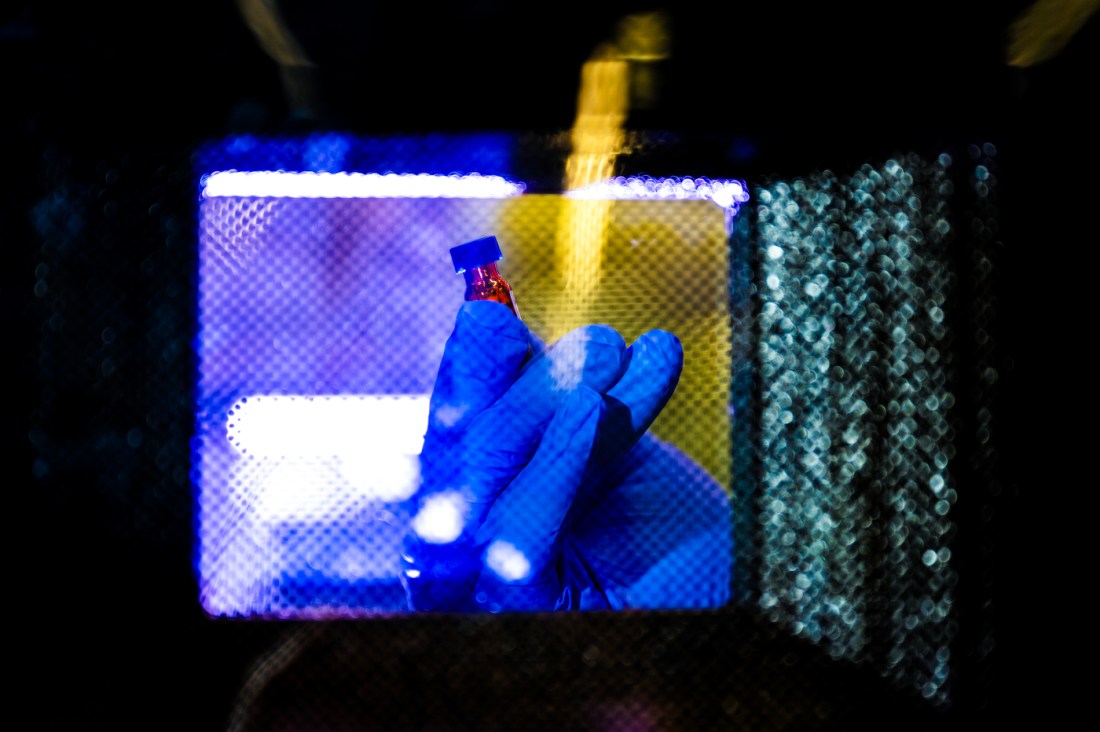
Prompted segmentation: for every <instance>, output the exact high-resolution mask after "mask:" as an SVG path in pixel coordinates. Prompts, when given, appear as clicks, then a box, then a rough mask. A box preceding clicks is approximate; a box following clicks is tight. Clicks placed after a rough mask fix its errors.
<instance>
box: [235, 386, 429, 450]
mask: <svg viewBox="0 0 1100 732" xmlns="http://www.w3.org/2000/svg"><path fill="white" fill-rule="evenodd" d="M427 425H428V395H388V394H387V395H374V394H356V395H295V396H286V395H278V396H272V395H263V396H250V397H247V398H244V399H241V400H239V401H238V402H237V403H236V404H234V405H233V408H232V409H231V410H230V411H229V416H228V419H227V420H226V436H227V437H228V439H229V442H230V443H231V444H232V445H233V447H234V448H236V449H237V450H238V451H239V452H241V453H242V454H244V455H249V456H253V457H306V456H309V457H327V456H344V455H347V456H355V455H362V454H364V453H371V454H379V453H386V454H392V455H418V454H420V449H421V447H422V446H423V444H424V431H425V430H426V429H427Z"/></svg>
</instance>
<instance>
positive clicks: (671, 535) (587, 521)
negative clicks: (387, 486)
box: [402, 301, 733, 612]
mask: <svg viewBox="0 0 1100 732" xmlns="http://www.w3.org/2000/svg"><path fill="white" fill-rule="evenodd" d="M682 366H683V351H682V348H681V345H680V342H679V340H678V339H676V337H675V336H673V335H672V334H670V333H667V332H665V331H660V330H652V331H649V332H647V333H645V334H644V335H642V336H640V337H639V338H638V339H637V340H636V341H635V342H634V343H633V344H632V345H631V346H630V347H629V348H628V347H627V346H626V344H625V343H624V341H623V339H622V337H621V336H620V335H619V333H617V332H616V331H615V330H614V329H612V328H610V327H609V326H606V325H588V326H584V327H581V328H578V329H576V330H574V331H572V332H571V333H569V334H567V335H566V336H565V337H563V338H562V339H560V340H559V341H558V342H557V343H555V344H553V345H552V347H550V348H546V347H545V346H544V345H543V344H542V343H541V342H540V341H539V340H538V339H537V338H536V337H535V336H534V335H533V334H532V333H531V332H530V331H529V330H528V329H527V327H526V326H525V325H524V323H523V322H522V321H521V320H519V319H518V318H516V317H515V316H514V315H513V314H512V313H511V312H510V311H509V310H508V309H507V308H506V307H504V306H503V305H500V304H498V303H493V302H483V301H475V302H466V303H463V305H462V306H461V308H460V310H459V312H458V316H457V318H456V322H455V327H454V330H453V332H452V333H451V335H450V338H449V339H448V341H447V344H446V346H445V349H444V354H443V359H442V361H441V363H440V367H439V372H438V375H437V378H436V383H435V386H434V389H433V392H432V396H431V404H430V409H429V423H428V429H427V432H426V434H425V439H424V446H423V450H422V453H421V487H420V490H419V491H418V492H417V494H416V495H415V496H414V498H413V500H414V501H415V504H416V505H415V506H414V507H413V509H412V510H413V512H414V513H415V516H414V517H413V519H412V521H411V524H410V528H409V531H408V533H407V536H406V539H405V543H404V548H403V549H404V551H403V557H402V560H403V572H402V582H403V584H404V586H405V590H406V594H407V597H408V601H409V606H410V608H411V609H413V610H436V611H475V610H479V611H490V612H500V611H536V610H560V609H574V610H575V609H582V610H583V609H606V608H615V609H619V608H707V607H717V606H720V605H722V604H724V603H725V602H727V601H728V600H729V597H730V580H731V572H732V556H733V547H732V537H731V529H732V527H731V516H730V506H729V500H728V497H727V495H726V492H725V490H724V489H723V487H722V486H721V485H720V484H718V483H717V481H715V480H714V479H713V477H711V476H710V475H709V474H707V473H706V472H705V471H704V470H703V469H702V468H701V467H700V466H699V465H698V464H696V463H694V462H693V461H692V460H690V459H689V458H688V457H687V456H686V455H685V454H684V453H682V452H681V451H679V450H678V449H676V448H675V447H673V446H671V445H669V444H666V443H664V442H662V441H660V440H658V439H657V438H656V437H654V436H653V435H652V434H651V433H650V432H648V428H649V426H650V424H651V423H652V422H653V420H654V418H655V417H656V416H657V414H658V413H659V412H660V410H661V409H662V408H663V407H664V405H665V404H666V403H667V401H668V399H669V397H671V395H672V393H673V391H674V390H675V388H676V384H677V382H678V380H679V376H680V372H681V368H682Z"/></svg>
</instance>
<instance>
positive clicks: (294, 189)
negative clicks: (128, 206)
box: [202, 170, 526, 198]
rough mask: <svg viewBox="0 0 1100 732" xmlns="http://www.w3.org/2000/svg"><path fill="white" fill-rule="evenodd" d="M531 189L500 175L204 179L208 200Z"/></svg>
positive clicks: (502, 194) (504, 193) (256, 174)
mask: <svg viewBox="0 0 1100 732" xmlns="http://www.w3.org/2000/svg"><path fill="white" fill-rule="evenodd" d="M524 190H526V186H525V184H523V183H517V182H514V181H509V180H507V179H505V178H502V177H500V176H497V175H481V174H479V173H471V174H470V175H429V174H427V173H417V174H411V173H409V174H397V173H384V174H382V173H346V172H341V173H324V172H322V173H315V172H309V171H307V172H292V171H283V170H257V171H247V172H244V171H236V170H229V171H219V172H216V173H210V174H208V175H205V176H203V179H202V195H203V197H205V198H215V197H224V196H260V197H265V198H508V197H511V196H519V195H521V194H522V193H523V192H524Z"/></svg>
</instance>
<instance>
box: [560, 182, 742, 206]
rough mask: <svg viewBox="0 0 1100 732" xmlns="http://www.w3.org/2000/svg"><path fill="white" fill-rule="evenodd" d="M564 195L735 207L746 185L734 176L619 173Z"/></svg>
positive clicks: (739, 204) (569, 196)
mask: <svg viewBox="0 0 1100 732" xmlns="http://www.w3.org/2000/svg"><path fill="white" fill-rule="evenodd" d="M562 195H563V196H564V197H566V198H586V199H609V198H610V199H631V200H651V199H656V200H675V201H689V200H710V201H714V202H715V203H716V204H718V205H719V206H721V207H722V208H725V209H732V210H733V211H736V210H737V209H738V208H739V207H740V206H741V204H742V203H745V202H746V201H748V200H749V191H748V187H747V186H746V185H745V183H744V182H743V181H740V180H737V179H710V178H652V177H649V176H631V177H629V178H628V177H623V176H619V177H616V178H611V179H609V180H605V181H600V182H598V183H592V184H590V185H586V186H583V187H581V188H577V189H575V190H571V191H566V192H565V193H563V194H562Z"/></svg>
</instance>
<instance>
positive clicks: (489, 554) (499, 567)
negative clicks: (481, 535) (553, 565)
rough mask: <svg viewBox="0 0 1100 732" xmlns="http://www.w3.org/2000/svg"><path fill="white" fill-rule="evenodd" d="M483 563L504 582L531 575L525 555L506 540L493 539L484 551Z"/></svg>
mask: <svg viewBox="0 0 1100 732" xmlns="http://www.w3.org/2000/svg"><path fill="white" fill-rule="evenodd" d="M485 565H486V566H487V567H489V569H491V570H493V571H494V572H496V574H497V576H498V577H500V578H501V579H502V580H504V581H505V582H518V581H520V580H525V579H527V578H528V577H529V576H530V575H531V562H530V560H529V559H527V556H526V555H525V554H524V553H523V552H521V551H520V550H519V549H517V548H516V547H515V546H514V545H513V544H510V543H508V542H507V541H494V542H493V543H492V544H490V545H489V548H488V549H487V550H486V551H485Z"/></svg>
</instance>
